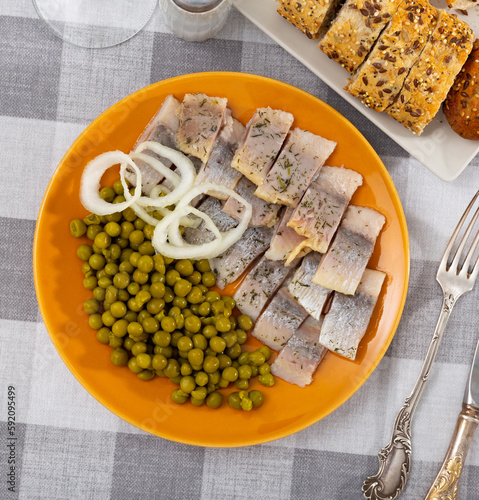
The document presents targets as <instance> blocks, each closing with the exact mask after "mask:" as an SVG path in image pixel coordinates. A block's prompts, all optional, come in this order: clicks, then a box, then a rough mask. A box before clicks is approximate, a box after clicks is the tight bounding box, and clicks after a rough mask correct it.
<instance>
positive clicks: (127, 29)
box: [32, 0, 158, 48]
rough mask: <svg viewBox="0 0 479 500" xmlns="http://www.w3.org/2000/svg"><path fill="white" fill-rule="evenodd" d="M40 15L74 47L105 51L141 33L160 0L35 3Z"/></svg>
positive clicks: (47, 0) (40, 0) (42, 0)
mask: <svg viewBox="0 0 479 500" xmlns="http://www.w3.org/2000/svg"><path fill="white" fill-rule="evenodd" d="M32 1H33V5H34V7H35V10H36V11H37V13H38V16H39V17H40V18H41V19H43V20H44V21H45V22H46V24H47V25H48V26H49V28H50V29H51V30H52V31H53V32H54V33H55V35H57V36H58V37H60V38H61V39H62V40H65V41H67V42H69V43H72V44H73V45H78V46H79V47H87V48H106V47H113V46H114V45H118V44H119V43H122V42H124V41H126V40H129V39H130V38H131V37H133V36H134V35H136V34H137V33H138V32H139V31H141V30H142V29H143V28H144V26H145V25H146V23H147V22H148V21H149V20H150V18H151V16H152V15H153V12H154V11H155V8H156V5H157V3H158V0H136V1H134V0H32Z"/></svg>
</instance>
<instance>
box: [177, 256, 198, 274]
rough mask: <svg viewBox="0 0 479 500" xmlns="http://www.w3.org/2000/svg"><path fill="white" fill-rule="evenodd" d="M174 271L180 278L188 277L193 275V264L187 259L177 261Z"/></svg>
mask: <svg viewBox="0 0 479 500" xmlns="http://www.w3.org/2000/svg"><path fill="white" fill-rule="evenodd" d="M175 269H176V270H177V271H178V272H179V273H180V274H181V276H190V274H192V273H193V271H194V268H193V264H192V263H191V261H190V260H188V259H181V260H178V261H177V262H176V264H175Z"/></svg>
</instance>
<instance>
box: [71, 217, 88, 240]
mask: <svg viewBox="0 0 479 500" xmlns="http://www.w3.org/2000/svg"><path fill="white" fill-rule="evenodd" d="M86 231H87V226H86V224H85V223H84V222H83V221H82V220H80V219H73V220H72V221H71V222H70V233H71V235H72V236H74V237H75V238H81V237H82V236H83V235H84V234H86Z"/></svg>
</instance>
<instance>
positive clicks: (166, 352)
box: [153, 345, 173, 359]
mask: <svg viewBox="0 0 479 500" xmlns="http://www.w3.org/2000/svg"><path fill="white" fill-rule="evenodd" d="M153 352H154V353H155V354H163V356H165V358H168V359H169V358H171V357H172V356H173V348H172V347H171V345H169V346H167V347H162V346H160V345H157V346H155V349H154V351H153Z"/></svg>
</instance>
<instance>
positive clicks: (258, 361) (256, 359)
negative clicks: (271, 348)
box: [249, 350, 266, 366]
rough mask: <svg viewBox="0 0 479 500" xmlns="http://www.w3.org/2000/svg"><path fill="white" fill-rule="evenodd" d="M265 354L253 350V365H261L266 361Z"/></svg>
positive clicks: (251, 361)
mask: <svg viewBox="0 0 479 500" xmlns="http://www.w3.org/2000/svg"><path fill="white" fill-rule="evenodd" d="M265 361H266V360H265V357H264V354H263V353H262V352H260V351H258V350H257V351H253V352H250V354H249V363H250V365H252V366H260V365H262V364H263V363H264V362H265Z"/></svg>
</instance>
